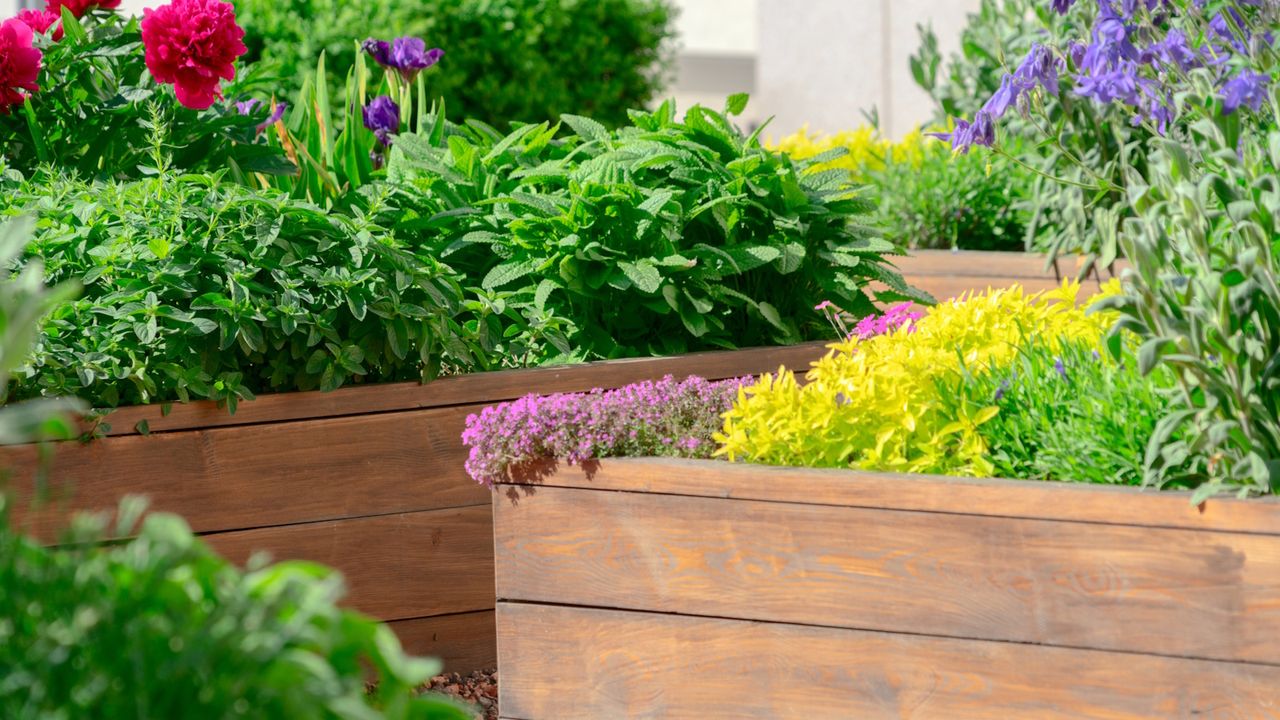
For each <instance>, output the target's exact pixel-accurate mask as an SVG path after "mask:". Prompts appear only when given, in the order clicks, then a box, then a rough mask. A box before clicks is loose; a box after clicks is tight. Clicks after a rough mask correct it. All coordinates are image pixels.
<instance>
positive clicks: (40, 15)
mask: <svg viewBox="0 0 1280 720" xmlns="http://www.w3.org/2000/svg"><path fill="white" fill-rule="evenodd" d="M18 19H19V20H21V21H22V22H24V23H26V24H27V27H29V28H31V29H32V30H34V31H35V32H38V33H47V32H49V28H53V41H54V42H57V41H59V40H61V39H62V16H61V15H59V14H58V13H55V12H50V11H48V10H32V9H27V10H23V11H22V12H20V13H18Z"/></svg>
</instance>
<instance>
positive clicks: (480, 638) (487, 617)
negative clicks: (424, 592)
mask: <svg viewBox="0 0 1280 720" xmlns="http://www.w3.org/2000/svg"><path fill="white" fill-rule="evenodd" d="M387 625H388V626H389V627H390V628H391V629H392V630H394V631H395V633H396V635H397V636H399V637H400V644H401V645H403V646H404V649H405V651H406V652H408V653H410V654H412V655H420V656H425V657H434V658H439V659H440V660H441V661H442V662H444V671H445V672H456V673H462V674H464V675H465V674H467V673H470V672H473V671H475V670H489V669H492V668H496V667H498V655H497V641H496V639H495V634H496V632H497V628H496V625H495V621H494V616H493V610H485V611H482V612H472V613H460V614H457V615H441V616H437V617H425V618H413V619H410V620H395V621H392V622H390V623H387Z"/></svg>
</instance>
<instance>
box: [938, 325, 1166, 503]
mask: <svg viewBox="0 0 1280 720" xmlns="http://www.w3.org/2000/svg"><path fill="white" fill-rule="evenodd" d="M1101 349H1102V345H1101V343H1100V342H1097V341H1095V342H1092V343H1087V342H1082V341H1071V342H1063V343H1060V344H1058V345H1057V346H1054V345H1050V344H1048V343H1045V342H1043V341H1042V340H1040V339H1038V338H1029V339H1028V341H1027V342H1025V343H1023V344H1022V345H1021V347H1019V348H1018V353H1017V355H1016V357H1014V358H1012V359H1011V360H1010V361H1009V362H1007V363H1004V364H1002V365H998V366H995V367H991V368H986V369H984V370H982V371H978V372H967V371H966V372H964V373H962V374H959V375H954V376H951V377H948V378H945V380H944V381H943V382H942V383H941V386H940V388H939V392H938V398H939V400H940V401H941V404H942V406H943V407H944V408H946V409H944V410H943V413H944V414H946V415H948V416H951V417H965V416H971V415H973V414H974V413H976V412H977V411H979V410H981V409H982V408H986V407H992V406H994V407H997V408H999V412H998V413H996V414H995V415H994V416H993V417H992V418H991V419H990V420H988V421H986V422H984V423H982V424H981V425H979V426H978V432H979V434H980V435H981V436H982V438H983V439H984V440H985V441H986V444H987V455H988V457H989V458H990V459H991V463H992V465H993V466H994V468H995V471H994V474H995V476H996V477H1003V478H1019V479H1031V480H1066V481H1072V482H1089V483H1101V484H1118V485H1141V484H1142V483H1143V457H1144V455H1145V452H1146V446H1147V443H1148V441H1149V440H1150V439H1151V436H1152V434H1153V433H1154V432H1155V428H1156V424H1157V423H1158V422H1159V420H1160V419H1161V418H1162V417H1164V414H1165V410H1166V407H1167V406H1168V403H1169V399H1170V395H1171V394H1172V393H1173V392H1174V388H1175V386H1176V381H1175V379H1174V377H1173V373H1171V372H1169V371H1168V370H1164V371H1162V372H1158V373H1155V374H1153V375H1151V376H1148V377H1144V376H1143V375H1142V374H1141V373H1140V372H1139V370H1138V363H1137V358H1136V356H1135V354H1134V353H1133V351H1132V350H1131V349H1126V350H1125V352H1124V353H1123V354H1122V360H1121V361H1120V362H1115V361H1112V360H1111V359H1110V358H1109V357H1107V356H1104V355H1102V354H1101V353H1100V352H1099V351H1100V350H1101Z"/></svg>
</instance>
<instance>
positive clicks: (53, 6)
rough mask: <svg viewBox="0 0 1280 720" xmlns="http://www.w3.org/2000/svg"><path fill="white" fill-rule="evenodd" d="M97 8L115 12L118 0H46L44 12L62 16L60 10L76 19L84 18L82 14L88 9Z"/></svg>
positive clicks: (118, 4) (118, 5)
mask: <svg viewBox="0 0 1280 720" xmlns="http://www.w3.org/2000/svg"><path fill="white" fill-rule="evenodd" d="M95 7H99V8H102V9H103V10H115V9H116V8H118V7H120V0H46V1H45V5H44V9H45V12H51V13H53V14H54V15H55V16H58V17H61V16H62V8H66V9H68V10H70V11H71V14H72V15H75V16H76V17H84V14H85V13H87V12H89V10H90V9H92V8H95Z"/></svg>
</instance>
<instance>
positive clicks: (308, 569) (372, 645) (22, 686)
mask: <svg viewBox="0 0 1280 720" xmlns="http://www.w3.org/2000/svg"><path fill="white" fill-rule="evenodd" d="M9 511H10V508H9V507H8V505H7V504H6V501H5V499H4V497H3V496H0V587H3V588H4V592H3V593H0V667H3V668H4V669H5V673H4V682H0V716H3V717H5V718H12V719H13V720H22V719H25V718H32V719H34V718H104V719H106V718H112V719H115V718H131V717H137V718H142V717H146V718H179V717H182V718H231V717H262V718H317V719H320V718H334V719H336V718H397V719H404V720H409V719H411V718H412V719H422V720H427V719H433V720H467V718H469V717H470V714H469V713H468V712H466V711H464V710H463V709H461V708H460V707H457V706H455V705H453V704H452V703H450V702H448V701H446V700H443V699H436V698H429V697H417V696H416V694H415V688H417V687H418V686H420V685H421V684H422V683H423V682H424V681H425V680H427V679H428V678H430V677H431V676H432V675H433V674H435V673H436V672H437V671H438V670H439V667H440V666H439V664H438V663H436V662H434V661H428V660H422V659H416V658H410V657H407V656H405V654H404V652H403V651H402V650H401V648H400V643H399V642H398V641H397V640H396V638H395V635H394V634H393V633H392V632H391V630H390V629H389V628H387V626H385V625H382V624H380V623H377V622H376V621H374V620H372V619H370V618H367V617H364V616H362V615H359V614H357V613H355V612H352V611H349V610H342V609H339V608H338V607H337V605H336V602H337V600H338V599H339V597H340V596H341V595H342V581H341V578H340V577H339V576H337V575H335V574H334V573H333V572H332V571H330V570H328V569H327V568H324V567H321V566H319V565H314V564H311V563H304V562H288V563H281V564H278V565H273V566H265V565H263V564H262V563H261V562H251V564H250V565H251V566H250V569H249V570H248V571H247V572H241V571H240V570H238V569H236V568H235V567H234V566H232V565H231V564H230V563H228V562H227V561H226V560H223V559H222V558H220V557H218V555H216V554H215V553H214V552H213V551H211V550H210V549H209V548H208V547H206V546H205V544H204V543H203V542H201V541H200V540H199V539H198V538H196V537H195V536H194V535H193V534H192V533H191V530H190V528H188V527H187V525H186V523H185V522H183V521H182V519H181V518H179V517H176V516H173V515H166V514H154V515H150V516H148V517H147V518H146V520H145V521H143V522H142V524H141V526H140V527H139V528H138V529H137V530H136V532H137V537H136V538H135V539H133V540H130V541H128V542H127V543H124V544H121V545H109V546H106V547H103V546H102V545H100V544H99V542H98V541H100V540H101V538H102V537H103V533H102V530H103V527H104V522H103V521H102V520H101V519H99V520H97V521H96V522H94V521H92V520H91V519H90V518H80V519H79V521H78V522H77V523H76V524H75V526H74V527H73V530H72V532H71V534H69V535H68V536H67V538H66V540H67V541H68V543H69V544H67V545H63V546H61V547H42V546H41V545H40V544H38V543H36V542H35V541H33V540H30V539H28V538H25V537H23V536H22V535H19V534H17V533H16V532H14V530H13V528H12V527H11V526H10V522H9ZM139 513H140V508H139V507H138V505H137V504H136V503H129V502H126V503H125V504H123V505H122V506H121V517H122V520H121V523H120V525H119V526H118V527H117V531H118V532H119V534H127V533H130V532H133V529H132V528H131V524H132V523H131V522H130V521H129V519H130V518H136V517H137V516H138V514H139ZM366 679H370V680H373V681H375V682H377V689H376V691H374V692H373V693H367V692H366V684H365V683H366Z"/></svg>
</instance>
